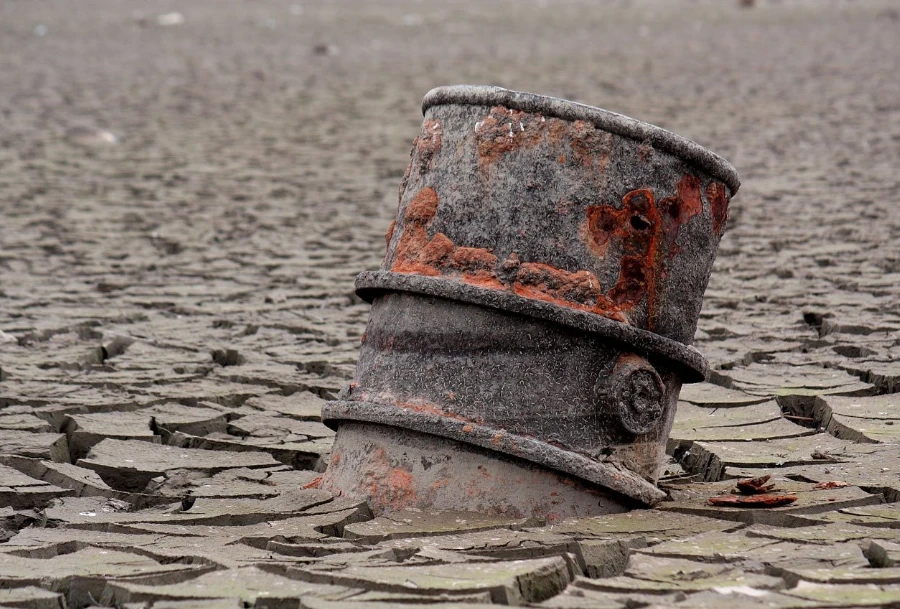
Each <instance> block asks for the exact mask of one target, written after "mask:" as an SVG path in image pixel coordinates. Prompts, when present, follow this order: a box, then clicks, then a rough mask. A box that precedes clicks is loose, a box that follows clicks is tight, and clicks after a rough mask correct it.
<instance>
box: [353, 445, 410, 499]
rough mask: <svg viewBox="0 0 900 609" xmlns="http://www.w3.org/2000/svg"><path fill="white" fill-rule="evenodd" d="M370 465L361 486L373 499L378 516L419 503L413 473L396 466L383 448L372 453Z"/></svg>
mask: <svg viewBox="0 0 900 609" xmlns="http://www.w3.org/2000/svg"><path fill="white" fill-rule="evenodd" d="M368 465H369V466H368V469H367V471H366V475H365V477H364V479H363V480H362V482H361V486H362V487H363V488H364V489H365V490H366V491H367V493H368V495H369V497H370V498H371V500H372V507H373V508H374V509H375V513H376V514H378V513H381V512H384V511H391V510H402V509H404V508H406V507H410V506H412V505H414V504H415V503H416V502H417V500H418V497H417V496H416V490H415V485H414V481H413V477H412V473H411V472H410V471H409V470H407V469H405V468H402V467H396V466H394V465H393V463H392V462H391V458H390V456H389V455H388V454H387V452H386V451H385V449H384V448H383V447H381V446H379V447H378V448H376V449H375V450H374V451H372V453H371V457H370V459H369V464H368Z"/></svg>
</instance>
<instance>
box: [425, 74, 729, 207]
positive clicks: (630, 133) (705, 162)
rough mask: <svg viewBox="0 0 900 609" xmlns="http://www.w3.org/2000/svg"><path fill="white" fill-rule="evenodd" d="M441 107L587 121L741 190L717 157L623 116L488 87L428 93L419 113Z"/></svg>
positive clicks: (695, 145)
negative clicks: (488, 108)
mask: <svg viewBox="0 0 900 609" xmlns="http://www.w3.org/2000/svg"><path fill="white" fill-rule="evenodd" d="M445 104H456V105H466V106H504V107H506V108H511V109H513V110H521V111H523V112H533V113H540V114H543V115H545V116H551V117H555V118H561V119H563V120H569V121H587V122H590V123H593V124H594V125H595V126H597V127H599V128H600V129H603V130H604V131H608V132H610V133H613V134H615V135H619V136H622V137H627V138H629V139H633V140H638V141H640V142H647V143H649V144H651V145H652V146H653V147H654V148H656V149H657V150H662V151H664V152H668V153H669V154H671V155H673V156H676V157H678V158H680V159H682V160H684V161H686V162H688V163H690V164H692V165H694V166H696V167H698V168H699V169H702V170H703V171H705V172H706V173H708V174H709V175H711V176H712V177H714V178H716V179H718V180H721V181H722V182H724V184H725V185H726V186H727V187H728V189H729V190H730V191H731V195H732V196H734V195H735V194H736V193H737V191H738V188H740V186H741V179H740V177H739V176H738V173H737V170H736V169H735V168H734V167H733V166H732V165H731V163H729V162H728V161H726V160H725V159H723V158H722V157H720V156H719V155H717V154H715V153H713V152H710V151H709V150H707V149H706V148H704V147H703V146H701V145H700V144H698V143H696V142H693V141H691V140H689V139H687V138H684V137H681V136H680V135H676V134H674V133H672V132H671V131H667V130H665V129H663V128H661V127H657V126H655V125H651V124H650V123H645V122H643V121H639V120H636V119H633V118H630V117H628V116H625V115H624V114H618V113H616V112H610V111H609V110H604V109H602V108H595V107H594V106H588V105H586V104H579V103H577V102H572V101H568V100H565V99H560V98H558V97H549V96H546V95H535V94H533V93H523V92H521V91H511V90H509V89H504V88H502V87H494V86H489V85H455V86H449V87H437V88H435V89H432V90H431V91H429V92H428V93H427V94H426V95H425V98H424V99H423V100H422V112H423V113H424V112H425V111H426V110H428V108H431V107H433V106H440V105H445Z"/></svg>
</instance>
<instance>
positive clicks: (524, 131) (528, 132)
mask: <svg viewBox="0 0 900 609" xmlns="http://www.w3.org/2000/svg"><path fill="white" fill-rule="evenodd" d="M475 140H476V147H477V154H478V160H479V164H481V165H482V166H489V165H490V164H491V163H494V162H495V161H497V160H498V159H499V158H501V157H502V156H504V155H506V154H509V153H511V152H514V151H517V150H529V149H532V148H536V147H538V146H540V145H542V144H544V143H546V144H547V145H548V148H549V149H548V151H547V155H548V157H549V158H556V160H557V162H559V163H560V164H563V165H564V164H566V162H567V159H569V158H571V159H572V161H573V162H575V163H579V164H581V165H583V166H584V167H595V168H596V169H598V170H603V169H605V168H606V165H607V164H608V162H609V150H610V144H611V142H612V135H611V134H609V133H606V132H605V131H602V130H600V129H597V128H596V127H595V126H594V125H593V124H592V123H589V122H587V121H574V122H569V121H565V120H562V119H558V118H546V117H544V116H542V115H540V114H532V113H529V112H522V111H520V110H510V109H509V108H506V107H504V106H495V107H493V108H491V111H490V113H489V114H488V115H487V116H486V117H485V118H484V119H482V120H480V121H478V123H476V125H475ZM570 155H571V156H570Z"/></svg>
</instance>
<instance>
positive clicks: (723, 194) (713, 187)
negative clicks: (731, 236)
mask: <svg viewBox="0 0 900 609" xmlns="http://www.w3.org/2000/svg"><path fill="white" fill-rule="evenodd" d="M706 199H707V200H708V201H709V215H710V218H711V219H712V230H713V232H714V233H715V234H716V235H720V236H721V235H722V233H724V232H725V226H726V225H727V224H728V193H727V191H726V190H725V185H724V184H722V183H720V182H710V183H709V186H707V187H706Z"/></svg>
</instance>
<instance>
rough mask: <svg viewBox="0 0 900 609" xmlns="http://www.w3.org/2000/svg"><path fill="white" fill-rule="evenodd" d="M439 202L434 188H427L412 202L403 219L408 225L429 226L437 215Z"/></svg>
mask: <svg viewBox="0 0 900 609" xmlns="http://www.w3.org/2000/svg"><path fill="white" fill-rule="evenodd" d="M438 202H439V200H438V196H437V193H436V192H435V191H434V188H431V187H430V186H426V187H425V188H423V189H422V190H420V191H419V192H418V194H416V196H415V198H414V199H413V200H412V201H410V203H409V205H408V206H407V208H406V213H405V214H404V216H403V219H404V220H405V221H406V223H412V224H423V225H424V224H427V223H428V222H431V220H433V219H434V215H435V214H436V213H437V208H438Z"/></svg>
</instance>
